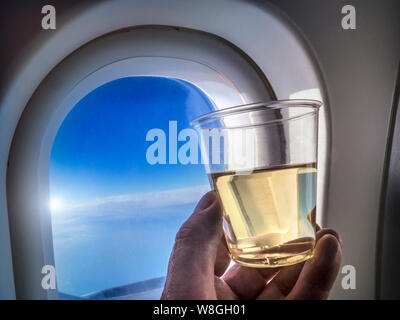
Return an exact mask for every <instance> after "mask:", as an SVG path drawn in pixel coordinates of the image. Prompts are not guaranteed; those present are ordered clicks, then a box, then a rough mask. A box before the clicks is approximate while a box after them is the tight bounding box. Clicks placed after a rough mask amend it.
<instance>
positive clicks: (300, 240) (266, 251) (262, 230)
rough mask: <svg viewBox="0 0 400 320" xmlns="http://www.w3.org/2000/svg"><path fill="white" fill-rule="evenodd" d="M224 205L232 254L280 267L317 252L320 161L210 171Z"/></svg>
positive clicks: (242, 259)
mask: <svg viewBox="0 0 400 320" xmlns="http://www.w3.org/2000/svg"><path fill="white" fill-rule="evenodd" d="M211 178H212V181H213V183H214V187H215V188H216V190H217V191H218V193H219V196H220V198H221V201H222V205H223V207H224V231H225V238H226V241H227V244H228V248H229V250H230V252H231V255H232V258H233V260H235V261H236V262H238V263H240V264H242V265H246V266H251V267H262V268H263V267H279V266H287V265H292V264H295V263H299V262H302V261H305V260H307V259H309V258H310V257H312V253H313V249H314V245H315V227H316V222H315V199H316V178H317V169H316V165H315V164H306V165H300V166H291V167H290V166H286V167H279V168H273V169H261V170H255V171H253V173H251V174H237V173H233V172H224V173H214V174H212V175H211Z"/></svg>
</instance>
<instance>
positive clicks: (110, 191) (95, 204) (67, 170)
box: [49, 76, 214, 299]
mask: <svg viewBox="0 0 400 320" xmlns="http://www.w3.org/2000/svg"><path fill="white" fill-rule="evenodd" d="M213 109H214V107H213V103H212V101H211V100H210V99H209V98H208V97H207V96H206V94H205V93H203V92H202V91H200V89H198V88H197V87H195V86H194V85H192V84H190V83H188V82H185V81H182V80H178V79H171V78H161V77H143V76H141V77H129V78H121V79H118V80H115V81H112V82H109V83H107V84H105V85H103V86H101V87H99V88H97V89H95V90H94V91H92V92H91V93H89V94H88V95H87V96H85V97H84V98H83V99H82V100H81V101H79V102H78V104H77V105H76V106H75V107H74V108H73V109H72V111H71V112H70V113H69V114H68V115H67V117H66V118H65V120H64V121H63V123H62V125H61V127H60V129H59V131H58V133H57V136H56V138H55V141H54V145H53V148H52V152H51V158H50V169H49V170H50V208H51V214H52V232H53V246H54V256H55V265H56V274H57V288H58V291H59V296H60V298H61V299H63V298H64V299H68V298H88V299H103V298H111V299H112V298H115V297H118V298H119V299H121V298H122V299H123V298H126V299H150V298H151V299H158V298H159V297H160V295H161V291H162V286H163V283H164V279H165V278H164V276H165V274H166V271H167V265H168V259H169V254H170V251H171V249H172V245H173V241H174V238H175V234H176V232H177V230H178V228H179V227H180V225H181V224H182V223H183V221H184V220H186V218H187V217H188V216H189V215H190V214H191V212H192V211H193V209H194V206H195V204H196V202H197V201H198V199H199V198H200V197H201V196H202V195H203V194H204V193H205V192H207V191H208V190H209V185H208V179H207V176H206V174H205V170H204V168H203V166H202V165H201V164H197V165H196V164H182V163H180V162H179V161H177V163H176V164H175V163H173V162H174V161H173V159H169V157H168V150H169V149H168V148H169V147H170V145H169V142H168V138H169V136H170V134H173V133H171V132H170V130H171V121H176V122H173V123H172V124H173V125H172V127H174V123H176V130H177V132H178V134H179V132H180V130H182V129H185V128H188V127H189V121H190V120H191V118H193V117H194V116H196V115H199V114H202V113H205V112H209V111H211V110H213ZM154 128H158V129H161V130H163V131H164V132H165V135H166V143H167V145H166V150H167V157H166V161H167V163H166V164H150V163H149V162H148V161H147V160H146V152H147V149H148V147H149V146H150V145H151V144H152V143H154V142H153V141H146V134H147V133H148V132H149V130H151V129H154ZM184 143H185V142H184V141H178V142H177V146H176V147H177V148H178V149H179V147H180V146H181V145H183V144H184ZM171 160H172V161H171Z"/></svg>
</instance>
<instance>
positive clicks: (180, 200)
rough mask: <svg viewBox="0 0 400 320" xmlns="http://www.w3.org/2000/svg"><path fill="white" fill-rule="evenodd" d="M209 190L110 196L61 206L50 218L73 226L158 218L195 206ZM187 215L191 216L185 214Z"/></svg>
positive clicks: (200, 187)
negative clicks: (97, 221)
mask: <svg viewBox="0 0 400 320" xmlns="http://www.w3.org/2000/svg"><path fill="white" fill-rule="evenodd" d="M209 190H210V187H209V186H208V185H201V186H193V187H187V188H180V189H171V190H164V191H158V192H144V193H132V194H123V195H117V196H110V197H105V198H101V199H95V200H92V201H88V202H84V203H77V204H70V205H68V204H64V206H63V208H62V210H59V211H58V212H57V213H56V214H54V215H53V221H54V222H57V221H58V222H61V221H62V222H63V223H73V222H78V221H76V220H79V219H80V218H82V217H90V216H95V217H99V216H102V217H106V216H110V218H111V217H112V218H124V217H130V218H131V217H145V216H148V215H154V213H155V212H158V213H156V214H157V215H160V212H165V210H166V209H168V208H170V207H173V206H179V205H185V204H191V203H196V202H198V201H199V200H200V198H201V196H202V195H203V194H204V193H206V192H207V191H209ZM188 214H190V212H188Z"/></svg>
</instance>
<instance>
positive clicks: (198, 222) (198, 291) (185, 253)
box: [162, 191, 222, 299]
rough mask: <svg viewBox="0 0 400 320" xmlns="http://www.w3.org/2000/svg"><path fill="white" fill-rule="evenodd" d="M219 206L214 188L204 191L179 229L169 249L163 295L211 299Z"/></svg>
mask: <svg viewBox="0 0 400 320" xmlns="http://www.w3.org/2000/svg"><path fill="white" fill-rule="evenodd" d="M221 224H222V209H221V204H220V201H219V199H218V196H217V195H216V192H215V191H210V192H208V193H207V194H205V195H204V196H203V197H202V199H201V200H200V201H199V203H198V204H197V206H196V208H195V210H194V212H193V214H192V215H191V216H190V217H189V219H188V220H187V221H186V222H185V223H184V224H183V225H182V227H181V228H180V229H179V231H178V233H177V235H176V238H175V244H174V247H173V249H172V253H171V257H170V261H169V265H168V273H167V279H166V283H165V286H164V292H163V295H162V298H164V299H213V298H215V297H214V296H212V295H215V291H214V292H212V290H210V288H211V287H213V285H214V263H215V259H216V254H217V249H218V245H219V243H220V241H221V237H222V226H221Z"/></svg>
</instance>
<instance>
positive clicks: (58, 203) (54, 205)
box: [49, 198, 63, 212]
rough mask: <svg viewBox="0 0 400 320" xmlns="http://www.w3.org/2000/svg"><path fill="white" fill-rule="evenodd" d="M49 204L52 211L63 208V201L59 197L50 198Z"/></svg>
mask: <svg viewBox="0 0 400 320" xmlns="http://www.w3.org/2000/svg"><path fill="white" fill-rule="evenodd" d="M49 206H50V210H51V211H52V212H56V211H60V210H61V209H62V208H63V202H62V200H60V199H58V198H52V199H50V203H49Z"/></svg>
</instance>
